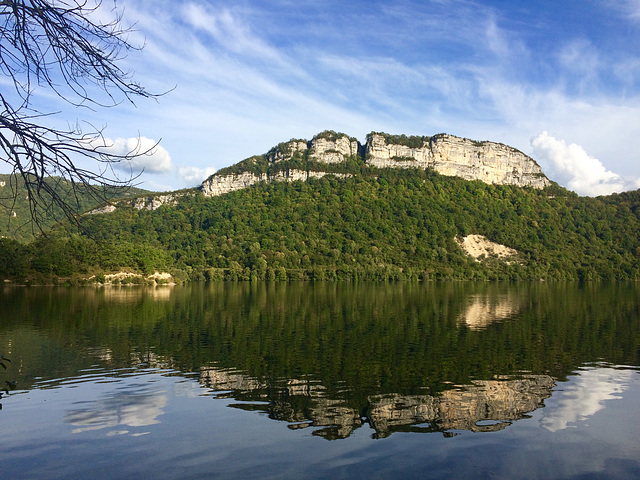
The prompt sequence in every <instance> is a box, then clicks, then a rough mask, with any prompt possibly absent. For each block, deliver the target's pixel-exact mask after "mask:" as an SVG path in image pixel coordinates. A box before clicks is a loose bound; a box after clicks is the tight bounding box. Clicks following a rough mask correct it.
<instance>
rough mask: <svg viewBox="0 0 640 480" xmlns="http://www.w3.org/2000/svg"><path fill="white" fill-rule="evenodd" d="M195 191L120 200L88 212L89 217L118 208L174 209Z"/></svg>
mask: <svg viewBox="0 0 640 480" xmlns="http://www.w3.org/2000/svg"><path fill="white" fill-rule="evenodd" d="M195 193H196V192H195V191H194V190H183V191H178V192H171V193H162V194H155V195H147V196H143V197H135V198H131V199H124V200H118V201H116V202H114V203H109V204H106V205H103V206H101V207H98V208H94V209H93V210H91V211H89V212H87V215H97V214H102V213H110V212H113V211H114V210H115V209H116V208H118V207H133V208H135V209H137V210H156V209H158V208H160V207H161V206H163V205H166V206H169V207H172V206H174V205H177V204H178V200H179V199H180V198H182V197H185V196H187V195H195Z"/></svg>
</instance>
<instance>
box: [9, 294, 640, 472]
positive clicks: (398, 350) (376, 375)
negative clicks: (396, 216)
mask: <svg viewBox="0 0 640 480" xmlns="http://www.w3.org/2000/svg"><path fill="white" fill-rule="evenodd" d="M0 288H1V287H0ZM0 352H2V353H3V354H4V355H5V356H6V357H7V358H9V359H10V362H8V361H5V362H4V364H5V366H6V367H7V368H6V369H0V383H1V384H3V385H4V384H5V382H6V381H16V382H17V385H16V388H15V389H14V390H10V391H9V392H8V395H7V394H6V393H5V392H3V397H2V399H0V403H2V410H1V411H0V432H1V433H2V443H1V446H0V478H6V479H22V478H24V479H41V478H42V479H45V478H46V479H57V478H60V479H63V478H64V479H86V478H91V479H115V478H118V479H120V478H153V479H174V478H194V479H196V478H197V479H201V478H225V479H226V478H349V479H351V478H367V479H370V478H403V479H404V478H491V479H495V478H532V479H533V478H544V479H547V478H571V479H578V478H580V479H582V478H585V479H586V478H640V375H639V374H640V284H638V283H619V284H577V283H543V282H540V283H516V284H509V283H504V284H502V283H419V284H418V283H391V284H366V283H365V284H344V283H315V284H314V283H214V284H209V285H191V286H186V287H156V288H150V287H105V288H62V287H59V288H44V287H42V288H34V287H32V288H18V287H4V289H2V290H0Z"/></svg>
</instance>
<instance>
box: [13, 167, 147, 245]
mask: <svg viewBox="0 0 640 480" xmlns="http://www.w3.org/2000/svg"><path fill="white" fill-rule="evenodd" d="M34 182H35V180H34ZM46 183H47V185H46V186H42V187H41V188H40V189H39V190H38V191H37V194H38V195H39V197H38V199H37V200H38V201H37V204H36V205H34V204H33V203H30V202H29V191H28V190H27V188H26V187H25V184H24V180H23V179H22V177H20V176H19V175H9V174H0V238H11V239H14V240H18V241H20V242H28V241H32V240H35V238H36V236H37V235H38V234H40V233H41V231H46V230H49V229H50V228H51V227H53V226H54V225H56V224H57V223H58V222H59V221H61V220H63V219H66V217H67V215H66V213H65V211H64V210H63V208H62V206H61V203H65V204H66V205H67V207H68V208H69V211H74V212H84V211H87V210H89V209H92V208H95V207H97V206H98V205H99V204H100V203H102V202H104V200H110V199H112V200H115V199H121V198H124V197H134V196H137V195H143V194H145V193H149V192H148V191H147V190H143V189H141V188H137V187H133V186H131V187H124V186H113V187H102V188H100V187H95V189H94V190H89V189H88V188H86V187H85V186H84V185H72V184H71V183H70V182H69V181H68V180H66V179H64V178H61V177H48V178H47V182H46ZM32 188H33V186H32ZM34 193H36V192H34ZM54 195H55V197H56V198H54ZM36 221H37V222H36Z"/></svg>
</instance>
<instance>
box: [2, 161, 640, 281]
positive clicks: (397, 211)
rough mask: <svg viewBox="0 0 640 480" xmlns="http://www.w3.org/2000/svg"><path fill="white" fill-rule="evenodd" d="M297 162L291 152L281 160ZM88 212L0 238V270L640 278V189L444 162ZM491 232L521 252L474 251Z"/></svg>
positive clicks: (58, 274) (210, 276)
mask: <svg viewBox="0 0 640 480" xmlns="http://www.w3.org/2000/svg"><path fill="white" fill-rule="evenodd" d="M283 165H284V166H286V165H287V162H283ZM350 173H351V174H352V176H350V177H348V178H338V177H336V176H333V175H327V176H325V177H323V178H321V179H314V178H312V179H310V180H308V181H307V182H302V181H296V182H291V183H289V182H274V183H270V184H268V183H261V184H258V185H255V186H254V187H251V188H247V189H244V190H240V191H236V192H232V193H229V194H226V195H223V196H220V197H213V198H205V197H203V196H202V195H194V196H190V197H184V198H182V199H181V200H180V201H179V203H178V205H177V206H174V207H167V206H162V207H160V208H159V209H157V210H155V211H147V210H136V209H133V208H119V209H118V210H116V211H115V212H113V213H110V214H105V215H91V216H85V217H82V218H81V220H80V223H79V225H78V226H77V227H74V228H76V230H75V232H74V233H72V234H70V233H69V230H68V229H69V228H70V227H67V229H66V230H63V229H59V230H58V231H56V232H52V234H50V235H49V236H48V237H47V238H40V239H38V240H37V241H35V242H33V243H31V244H29V245H21V244H18V243H17V242H14V241H11V240H8V239H2V240H0V278H5V279H10V280H13V281H18V282H26V281H28V282H30V283H49V282H60V281H67V282H71V283H74V278H75V279H76V280H75V281H77V279H78V278H82V277H86V276H88V275H90V274H99V273H109V272H113V271H116V270H119V269H129V270H131V271H135V272H140V273H152V272H153V271H154V270H163V271H169V272H171V273H173V274H174V275H175V276H176V277H177V278H179V279H183V280H185V281H186V280H193V281H198V280H217V279H228V280H287V279H288V280H291V279H300V280H346V279H348V280H412V281H417V280H440V279H447V280H451V279H454V280H458V279H470V280H520V279H523V280H533V279H562V280H608V279H638V278H640V191H635V192H627V193H624V194H619V195H612V196H608V197H599V198H588V197H578V196H577V195H576V194H574V193H572V192H569V191H567V190H565V189H563V188H561V187H559V186H558V185H555V184H554V185H553V186H552V187H549V188H547V189H545V190H534V189H528V188H521V187H516V186H511V185H488V184H485V183H482V182H480V181H473V182H469V181H465V180H462V179H459V178H455V177H445V176H441V175H439V174H437V173H434V172H432V171H421V170H411V169H407V170H396V169H389V170H376V169H372V168H368V169H361V170H359V169H358V161H357V160H354V163H353V165H352V170H351V171H350ZM469 234H480V235H484V236H486V237H488V238H489V239H490V240H491V241H494V242H497V243H500V244H503V245H506V246H508V247H511V248H514V249H516V250H517V251H518V252H519V254H518V257H517V258H516V259H515V260H516V261H513V262H505V261H502V260H500V259H498V258H491V257H489V258H485V259H483V260H482V261H480V262H477V261H475V260H474V259H473V258H471V257H469V256H468V255H466V254H465V253H464V252H463V250H462V249H461V248H460V247H459V246H458V244H457V243H456V241H455V239H456V238H460V237H463V236H466V235H469Z"/></svg>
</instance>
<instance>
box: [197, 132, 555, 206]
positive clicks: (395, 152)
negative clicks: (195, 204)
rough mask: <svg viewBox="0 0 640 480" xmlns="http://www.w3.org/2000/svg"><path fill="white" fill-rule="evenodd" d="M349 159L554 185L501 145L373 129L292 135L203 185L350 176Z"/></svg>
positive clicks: (230, 186)
mask: <svg viewBox="0 0 640 480" xmlns="http://www.w3.org/2000/svg"><path fill="white" fill-rule="evenodd" d="M350 161H351V162H353V161H355V162H360V163H361V164H364V165H365V166H367V167H372V168H378V169H380V168H417V169H427V168H431V169H433V170H435V171H436V172H438V173H440V174H442V175H447V176H458V177H461V178H463V179H465V180H480V181H483V182H485V183H495V184H511V185H517V186H521V187H532V188H537V189H541V188H544V187H546V186H548V185H550V183H551V182H550V181H549V179H548V178H547V177H546V176H545V174H544V173H543V172H542V169H541V168H540V166H539V165H538V164H537V163H536V162H535V160H533V159H532V158H531V157H529V156H527V155H525V154H524V153H522V152H520V151H519V150H516V149H515V148H512V147H509V146H507V145H503V144H500V143H495V142H487V141H485V142H476V141H473V140H469V139H466V138H460V137H455V136H453V135H447V134H438V135H435V136H433V137H416V136H411V137H407V136H406V135H388V134H385V133H376V132H372V133H370V134H369V135H367V139H366V142H365V144H364V145H362V144H360V143H359V142H358V140H356V139H355V138H353V137H349V136H347V135H346V134H343V133H336V132H333V131H325V132H322V133H320V134H318V135H316V136H315V137H313V139H312V140H310V141H306V140H300V139H293V140H290V141H289V142H285V143H281V144H279V145H278V146H276V147H274V148H273V149H271V150H270V151H269V152H268V153H267V154H265V155H262V156H255V157H251V158H249V159H246V160H244V161H243V162H240V163H238V164H236V165H234V166H233V167H230V168H225V169H222V170H220V171H219V172H217V173H216V174H214V175H212V176H211V177H209V178H208V179H207V180H205V181H204V182H203V183H202V185H201V187H200V189H201V191H202V193H203V194H204V195H205V196H217V195H222V194H224V193H228V192H231V191H235V190H240V189H243V188H247V187H249V186H251V185H254V184H256V183H258V182H274V181H294V180H306V179H308V178H311V177H315V178H319V177H322V176H324V175H327V174H332V175H337V176H342V177H344V176H347V175H349V174H348V173H344V172H340V171H338V170H339V169H340V167H341V166H343V165H346V164H348V163H349V162H350ZM283 164H288V165H286V166H285V165H283ZM318 167H321V168H318ZM332 168H333V169H335V170H336V171H335V172H334V171H331V170H332Z"/></svg>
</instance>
